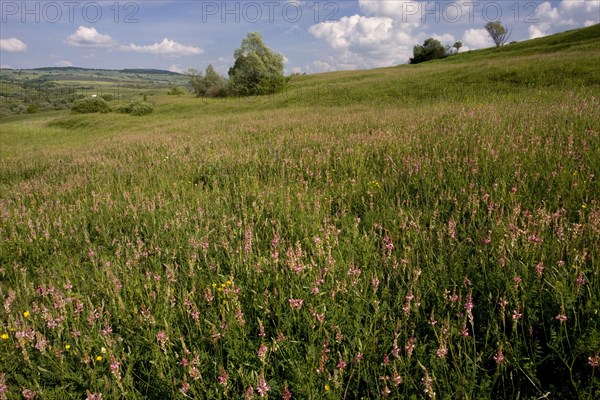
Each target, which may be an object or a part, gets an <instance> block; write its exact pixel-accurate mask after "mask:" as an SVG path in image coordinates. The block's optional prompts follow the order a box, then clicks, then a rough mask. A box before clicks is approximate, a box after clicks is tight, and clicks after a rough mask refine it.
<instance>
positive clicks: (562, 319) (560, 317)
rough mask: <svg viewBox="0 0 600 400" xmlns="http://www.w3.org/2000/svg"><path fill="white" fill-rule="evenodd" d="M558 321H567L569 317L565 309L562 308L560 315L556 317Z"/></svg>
mask: <svg viewBox="0 0 600 400" xmlns="http://www.w3.org/2000/svg"><path fill="white" fill-rule="evenodd" d="M554 318H555V319H556V320H557V321H560V322H561V323H563V322H565V321H566V320H567V319H568V318H567V316H566V315H565V312H564V310H561V312H559V313H558V315H557V316H556V317H554Z"/></svg>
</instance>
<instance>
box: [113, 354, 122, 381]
mask: <svg viewBox="0 0 600 400" xmlns="http://www.w3.org/2000/svg"><path fill="white" fill-rule="evenodd" d="M120 366H121V363H120V362H119V361H117V359H116V358H115V357H111V362H110V372H111V373H112V374H113V376H114V377H115V378H117V379H120V378H121V374H120V372H119V367H120Z"/></svg>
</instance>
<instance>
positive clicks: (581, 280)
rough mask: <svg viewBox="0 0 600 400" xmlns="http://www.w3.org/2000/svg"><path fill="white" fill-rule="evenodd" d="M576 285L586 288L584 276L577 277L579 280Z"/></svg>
mask: <svg viewBox="0 0 600 400" xmlns="http://www.w3.org/2000/svg"><path fill="white" fill-rule="evenodd" d="M575 283H576V284H577V286H584V285H585V278H584V277H583V275H577V279H576V280H575Z"/></svg>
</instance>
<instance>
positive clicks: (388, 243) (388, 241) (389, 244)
mask: <svg viewBox="0 0 600 400" xmlns="http://www.w3.org/2000/svg"><path fill="white" fill-rule="evenodd" d="M383 244H384V246H385V251H386V252H387V253H388V255H389V254H391V253H392V251H393V250H394V247H395V246H394V242H393V241H392V238H391V237H389V236H388V235H386V236H384V238H383Z"/></svg>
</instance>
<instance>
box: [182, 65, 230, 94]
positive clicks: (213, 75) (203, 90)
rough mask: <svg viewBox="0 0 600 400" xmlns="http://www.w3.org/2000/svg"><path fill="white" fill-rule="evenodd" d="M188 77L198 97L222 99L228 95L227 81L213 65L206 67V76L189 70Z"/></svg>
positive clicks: (194, 70)
mask: <svg viewBox="0 0 600 400" xmlns="http://www.w3.org/2000/svg"><path fill="white" fill-rule="evenodd" d="M187 75H188V77H189V79H190V85H191V86H192V90H193V91H194V93H196V96H198V97H203V96H209V97H222V96H225V95H226V94H227V81H226V80H225V78H223V77H222V76H221V75H219V74H218V73H217V71H215V69H214V68H213V66H212V64H209V65H208V67H206V71H204V75H203V74H202V72H200V71H198V70H196V69H189V70H188V71H187Z"/></svg>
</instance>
